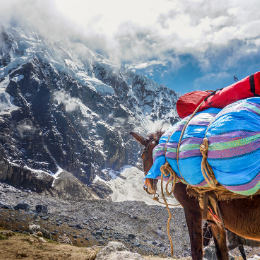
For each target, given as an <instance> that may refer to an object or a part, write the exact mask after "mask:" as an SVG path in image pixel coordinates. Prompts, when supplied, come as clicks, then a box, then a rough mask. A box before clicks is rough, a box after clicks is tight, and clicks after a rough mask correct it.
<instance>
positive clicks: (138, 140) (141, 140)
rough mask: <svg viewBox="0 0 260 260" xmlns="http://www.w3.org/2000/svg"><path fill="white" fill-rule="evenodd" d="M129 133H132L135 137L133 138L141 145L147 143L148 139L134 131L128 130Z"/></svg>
mask: <svg viewBox="0 0 260 260" xmlns="http://www.w3.org/2000/svg"><path fill="white" fill-rule="evenodd" d="M129 134H130V135H132V136H133V137H134V138H135V140H136V141H137V142H139V143H140V144H141V145H147V143H148V140H147V139H146V138H144V137H142V136H141V135H139V134H136V133H134V132H130V133H129Z"/></svg>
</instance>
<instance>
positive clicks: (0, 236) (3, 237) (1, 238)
mask: <svg viewBox="0 0 260 260" xmlns="http://www.w3.org/2000/svg"><path fill="white" fill-rule="evenodd" d="M6 239H8V237H7V236H4V235H3V234H1V233H0V240H6Z"/></svg>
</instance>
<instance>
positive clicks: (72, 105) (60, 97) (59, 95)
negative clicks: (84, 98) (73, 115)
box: [53, 90, 80, 112]
mask: <svg viewBox="0 0 260 260" xmlns="http://www.w3.org/2000/svg"><path fill="white" fill-rule="evenodd" d="M53 97H54V99H56V100H57V101H58V104H60V103H63V104H64V106H65V110H66V112H73V111H75V110H77V109H78V108H79V102H80V101H79V99H77V98H73V97H71V96H70V94H69V93H67V92H65V91H63V90H61V91H55V92H54V94H53Z"/></svg>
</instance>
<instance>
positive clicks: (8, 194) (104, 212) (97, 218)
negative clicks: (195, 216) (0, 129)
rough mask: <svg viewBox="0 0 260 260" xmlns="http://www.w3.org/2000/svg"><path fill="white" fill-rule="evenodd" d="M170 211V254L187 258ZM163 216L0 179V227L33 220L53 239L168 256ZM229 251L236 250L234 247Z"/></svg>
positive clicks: (179, 220) (182, 229) (21, 226)
mask: <svg viewBox="0 0 260 260" xmlns="http://www.w3.org/2000/svg"><path fill="white" fill-rule="evenodd" d="M18 203H27V204H28V205H29V207H30V208H29V207H27V208H25V209H21V208H20V209H16V210H15V209H14V207H15V206H16V205H17V204H18ZM1 205H2V208H1ZM3 205H5V206H3ZM36 205H46V206H47V209H48V213H37V212H36ZM8 207H9V209H8ZM171 213H172V220H171V226H170V233H171V236H172V240H173V251H174V257H175V258H183V257H188V256H189V255H190V244H189V236H188V229H187V226H186V222H185V217H184V212H183V209H182V208H172V209H171ZM167 219H168V212H167V210H166V208H164V207H161V206H148V205H146V204H145V203H144V202H131V201H126V202H108V201H105V200H86V201H77V202H75V201H68V200H67V201H65V200H61V199H58V198H54V197H51V196H49V195H46V196H42V195H39V194H37V193H32V192H28V191H22V190H18V189H15V188H13V187H11V186H9V185H6V184H0V227H4V228H6V229H9V230H13V231H18V232H24V233H25V232H26V231H28V227H29V225H30V224H36V225H40V226H41V227H42V228H44V229H45V230H47V231H49V232H50V234H51V235H52V237H53V239H54V240H57V239H58V238H59V237H60V236H63V235H64V234H66V235H67V236H68V237H69V238H70V239H71V241H72V244H73V245H77V246H84V247H93V246H105V245H107V243H108V242H109V241H118V242H122V243H123V244H124V245H125V246H126V247H127V248H128V249H129V250H130V251H131V252H137V253H140V254H142V255H146V256H149V255H153V256H160V257H169V256H170V243H169V239H168V237H167ZM0 242H1V241H0ZM246 252H247V255H248V256H253V255H255V254H259V253H260V250H259V251H256V249H251V248H246ZM232 253H233V254H234V255H236V254H237V255H239V254H238V251H237V249H236V250H234V251H233V252H232ZM259 255H260V254H259ZM57 259H58V258H57ZM75 259H76V258H75Z"/></svg>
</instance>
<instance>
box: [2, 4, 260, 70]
mask: <svg viewBox="0 0 260 260" xmlns="http://www.w3.org/2000/svg"><path fill="white" fill-rule="evenodd" d="M0 6H1V9H0V17H1V18H0V23H4V21H8V20H10V19H16V21H18V22H19V23H20V22H21V21H23V20H24V21H26V22H29V23H31V24H32V25H33V26H34V27H35V28H37V30H40V33H41V34H42V35H45V36H46V37H51V38H52V39H53V40H54V41H59V40H62V41H66V40H71V41H80V42H81V43H83V44H84V45H86V46H88V47H89V48H90V49H92V50H94V51H97V52H99V53H101V54H103V55H105V56H106V57H108V58H109V59H112V60H113V61H114V62H117V63H121V62H124V63H128V64H132V66H137V68H138V66H139V68H141V67H142V66H143V68H144V66H150V65H149V63H148V62H147V60H149V61H151V60H154V61H156V60H157V61H158V60H160V61H166V60H169V58H170V57H171V56H173V57H175V58H174V59H173V60H172V61H173V62H174V61H176V57H177V58H178V57H179V56H181V55H184V54H189V55H193V56H194V58H196V59H197V60H198V61H199V62H200V66H201V68H202V69H203V70H207V69H209V68H210V67H211V66H212V65H211V64H212V62H214V59H216V58H217V56H216V55H215V53H216V52H215V51H217V52H219V49H226V48H227V46H229V45H230V44H233V43H234V41H240V42H241V44H242V45H244V46H248V42H249V41H250V48H249V49H250V51H251V52H253V51H258V48H257V47H258V46H259V42H260V31H259V30H258V28H259V26H260V20H259V12H258V10H259V9H260V2H259V1H252V0H251V1H250V0H249V1H246V2H245V1H242V0H219V1H218V3H217V4H216V3H215V2H214V1H208V0H196V1H194V0H187V1H181V0H174V1H170V0H161V1H160V4H158V1H157V0H143V1H139V0H131V1H130V0H129V1H127V0H125V1H120V0H110V1H106V0H96V1H81V0H74V1H70V0H37V1H34V0H8V1H6V0H0ZM254 46H256V48H254ZM242 49H243V48H242ZM231 56H232V53H228V54H227V55H226V56H225V57H224V59H225V60H224V62H225V64H226V66H232V65H233V64H229V62H228V61H227V60H228V59H229V57H231ZM231 59H232V58H231ZM180 66H182V62H179V63H178V62H177V63H175V64H174V66H173V68H174V69H176V68H178V67H180Z"/></svg>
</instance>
